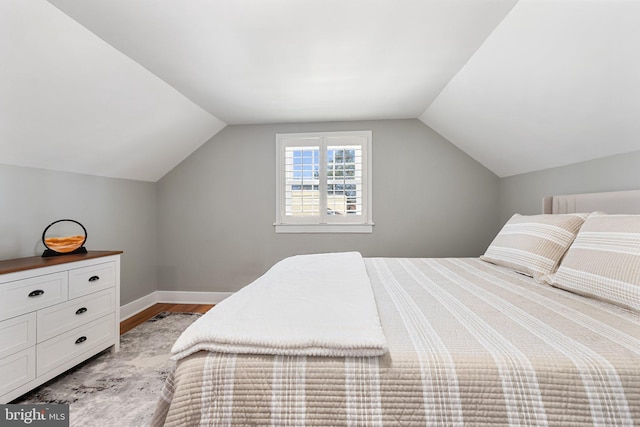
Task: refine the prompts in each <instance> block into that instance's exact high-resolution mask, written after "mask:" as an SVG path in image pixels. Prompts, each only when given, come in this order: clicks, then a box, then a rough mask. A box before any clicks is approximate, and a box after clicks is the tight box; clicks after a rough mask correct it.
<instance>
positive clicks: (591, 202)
mask: <svg viewBox="0 0 640 427" xmlns="http://www.w3.org/2000/svg"><path fill="white" fill-rule="evenodd" d="M595 211H602V212H605V213H608V214H640V190H631V191H612V192H609V193H587V194H569V195H564V196H548V197H545V198H544V199H542V212H543V213H553V214H561V213H574V212H587V213H588V212H595Z"/></svg>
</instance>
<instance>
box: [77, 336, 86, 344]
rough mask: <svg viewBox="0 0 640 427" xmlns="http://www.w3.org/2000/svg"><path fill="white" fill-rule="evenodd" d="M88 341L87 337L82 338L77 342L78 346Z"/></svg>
mask: <svg viewBox="0 0 640 427" xmlns="http://www.w3.org/2000/svg"><path fill="white" fill-rule="evenodd" d="M86 340H87V337H84V336H82V337H80V338H78V339H77V340H76V344H80V343H83V342H85V341H86Z"/></svg>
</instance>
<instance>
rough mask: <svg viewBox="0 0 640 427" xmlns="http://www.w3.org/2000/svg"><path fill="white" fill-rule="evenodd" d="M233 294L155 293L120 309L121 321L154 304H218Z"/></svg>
mask: <svg viewBox="0 0 640 427" xmlns="http://www.w3.org/2000/svg"><path fill="white" fill-rule="evenodd" d="M231 294H233V292H188V291H186V292H182V291H154V292H151V293H150V294H148V295H145V296H143V297H142V298H138V299H137V300H135V301H131V302H130V303H128V304H125V305H123V306H121V307H120V321H121V322H122V321H123V320H125V319H128V318H129V317H131V316H134V315H136V314H138V313H140V312H141V311H142V310H145V309H147V308H149V307H151V306H152V305H154V304H157V303H162V302H167V303H174V304H217V303H219V302H220V301H222V300H223V299H225V298H227V297H228V296H230V295H231Z"/></svg>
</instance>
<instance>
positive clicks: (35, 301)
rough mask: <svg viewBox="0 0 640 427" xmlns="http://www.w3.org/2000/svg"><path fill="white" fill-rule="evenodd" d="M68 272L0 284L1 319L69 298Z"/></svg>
mask: <svg viewBox="0 0 640 427" xmlns="http://www.w3.org/2000/svg"><path fill="white" fill-rule="evenodd" d="M67 292H68V289H67V272H66V271H63V272H60V273H53V274H45V275H43V276H36V277H31V278H29V279H22V280H15V281H13V282H6V283H2V284H0V320H4V319H8V318H11V317H15V316H19V315H21V314H25V313H29V312H32V311H36V310H39V309H41V308H44V307H48V306H50V305H53V304H58V303H61V302H64V301H66V300H67Z"/></svg>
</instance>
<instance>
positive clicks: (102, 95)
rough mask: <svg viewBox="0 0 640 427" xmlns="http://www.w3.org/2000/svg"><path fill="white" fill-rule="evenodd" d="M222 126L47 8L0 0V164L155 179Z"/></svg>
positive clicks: (37, 3) (31, 2) (30, 1)
mask: <svg viewBox="0 0 640 427" xmlns="http://www.w3.org/2000/svg"><path fill="white" fill-rule="evenodd" d="M223 126H224V123H223V122H221V121H220V120H218V119H217V118H215V117H214V116H212V115H211V114H210V113H208V112H207V111H205V110H203V109H202V108H200V107H198V106H197V105H195V104H194V103H193V102H191V101H190V100H188V99H187V98H185V96H184V95H182V94H181V93H179V92H178V91H177V90H175V89H174V88H172V87H171V86H169V85H168V84H167V83H166V82H164V81H162V80H161V79H159V78H158V77H157V76H155V75H154V74H152V73H150V72H149V71H148V70H146V69H144V68H143V67H142V66H140V65H139V64H137V63H135V62H134V61H132V60H131V59H129V58H128V57H126V56H125V55H123V54H122V53H121V52H118V51H117V50H116V49H114V48H113V47H111V46H110V45H108V44H107V43H105V42H104V41H102V40H101V39H99V38H98V37H97V36H95V35H94V34H92V33H91V32H89V31H87V30H86V29H85V28H83V27H82V26H81V25H79V24H78V23H77V22H76V21H74V20H73V19H71V18H69V17H68V16H67V15H65V14H63V13H62V12H60V11H59V10H58V9H56V8H55V7H53V6H52V5H50V4H49V3H46V2H44V1H39V0H35V1H34V0H2V1H0V163H3V164H9V165H18V166H30V167H36V168H44V169H54V170H62V171H70V172H77V173H83V174H90V175H101V176H109V177H118V178H128V179H135V180H143V181H156V180H158V179H159V178H161V177H162V176H163V175H164V174H165V173H166V172H167V171H169V170H171V169H172V168H173V167H175V166H176V165H177V164H178V163H179V162H181V161H182V160H183V159H184V158H185V157H186V156H188V155H189V154H191V153H192V152H193V151H194V150H195V149H197V148H198V147H199V146H200V145H202V144H203V143H204V142H206V141H207V140H208V139H209V138H210V137H211V136H212V135H214V134H215V133H216V132H217V131H219V130H220V129H221V128H222V127H223Z"/></svg>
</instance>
